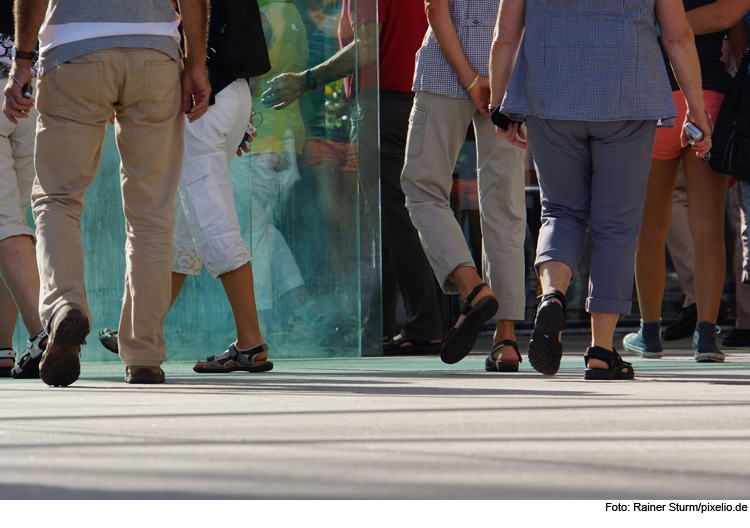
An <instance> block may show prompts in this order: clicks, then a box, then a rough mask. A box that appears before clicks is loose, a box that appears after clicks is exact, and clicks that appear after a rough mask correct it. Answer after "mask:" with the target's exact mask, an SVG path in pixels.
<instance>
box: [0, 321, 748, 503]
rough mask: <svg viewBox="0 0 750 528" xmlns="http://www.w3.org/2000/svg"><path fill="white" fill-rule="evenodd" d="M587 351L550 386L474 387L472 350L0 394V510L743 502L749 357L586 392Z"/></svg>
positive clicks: (678, 349) (179, 371) (104, 373)
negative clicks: (224, 503)
mask: <svg viewBox="0 0 750 528" xmlns="http://www.w3.org/2000/svg"><path fill="white" fill-rule="evenodd" d="M586 340H587V337H586V336H585V335H584V334H579V335H572V336H567V335H566V336H565V338H564V345H565V356H564V357H563V361H562V366H561V368H560V371H559V372H558V374H557V375H555V376H550V377H546V376H542V375H541V374H538V373H537V372H535V371H534V370H533V369H532V368H531V366H530V365H529V364H528V361H524V362H523V363H522V365H521V371H520V372H519V373H514V374H499V373H494V374H493V373H486V372H485V371H484V368H483V366H484V359H485V356H486V353H487V352H486V351H487V350H489V346H490V338H489V337H487V336H483V337H481V338H480V340H479V342H478V343H477V346H476V348H475V353H472V354H471V355H469V356H468V357H467V358H466V359H464V360H463V361H462V362H460V363H458V364H456V365H445V364H443V363H441V362H440V360H439V359H438V358H435V357H408V358H365V359H346V360H344V359H328V360H316V361H313V360H284V361H276V362H275V368H274V370H273V371H272V372H269V373H263V374H245V373H236V374H230V375H205V374H204V375H199V374H195V373H193V372H192V369H191V365H190V364H187V363H167V364H165V369H164V370H165V371H166V374H167V383H166V384H164V385H157V386H130V385H126V384H125V383H124V382H123V376H124V367H123V366H121V365H113V364H101V363H100V364H84V365H83V368H82V374H81V377H80V379H79V380H78V381H77V382H76V383H74V384H73V385H71V386H70V387H67V388H52V387H48V386H46V385H44V384H43V383H42V382H41V381H39V380H31V381H20V380H19V381H16V380H12V379H0V405H2V412H1V413H0V416H1V417H0V460H1V462H0V464H1V466H0V499H26V498H37V499H225V498H228V499H232V498H241V499H277V498H283V499H596V500H601V499H624V500H627V499H631V500H633V499H663V500H668V499H744V500H747V499H750V449H748V445H750V444H749V442H750V353H748V349H746V348H745V349H725V352H727V354H728V357H727V361H726V362H725V363H723V364H698V363H695V362H694V361H693V359H692V352H691V350H690V346H691V343H690V340H688V339H685V340H681V341H676V342H668V343H665V345H666V346H667V347H668V348H667V350H666V356H665V358H664V359H661V360H644V359H640V358H634V357H625V359H626V360H628V361H632V362H633V364H634V367H635V372H636V379H635V380H634V381H620V382H591V381H584V380H583V360H582V356H583V353H584V350H585V348H586ZM519 341H520V342H521V343H522V346H523V347H524V348H525V343H527V342H528V335H526V336H523V337H520V338H519ZM524 356H525V353H524Z"/></svg>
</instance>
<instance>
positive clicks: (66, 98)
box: [49, 62, 104, 121]
mask: <svg viewBox="0 0 750 528" xmlns="http://www.w3.org/2000/svg"><path fill="white" fill-rule="evenodd" d="M49 75H50V76H51V77H52V87H53V100H54V110H53V112H54V115H57V116H60V117H65V118H68V119H72V120H74V121H86V120H87V119H89V118H91V117H94V116H96V115H98V114H99V113H101V112H102V97H103V95H102V90H103V85H104V63H102V62H91V63H88V64H70V63H67V62H66V63H63V64H60V65H58V66H56V67H55V68H53V69H52V71H51V72H50V73H49Z"/></svg>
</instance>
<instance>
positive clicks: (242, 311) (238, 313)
mask: <svg viewBox="0 0 750 528" xmlns="http://www.w3.org/2000/svg"><path fill="white" fill-rule="evenodd" d="M185 279H187V275H185V274H183V273H175V272H172V304H174V301H175V300H176V299H177V296H178V295H179V294H180V290H182V287H183V285H184V284H185ZM219 279H220V280H221V285H222V286H223V287H224V293H226V295H227V299H228V300H229V305H230V306H231V307H232V315H234V324H235V326H236V327H237V348H239V349H240V350H247V349H249V348H253V347H254V346H257V345H259V344H261V343H262V342H263V336H262V335H261V333H260V326H259V324H258V311H257V309H256V308H255V290H254V289H253V268H252V266H251V265H250V263H249V262H248V263H246V264H243V265H242V266H240V267H239V268H237V269H236V270H232V271H229V272H227V273H225V274H224V275H221V276H220V277H219ZM263 355H264V356H265V353H264V354H263ZM258 359H266V358H265V357H261V356H259V357H258Z"/></svg>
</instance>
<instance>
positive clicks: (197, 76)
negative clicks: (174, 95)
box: [182, 62, 211, 123]
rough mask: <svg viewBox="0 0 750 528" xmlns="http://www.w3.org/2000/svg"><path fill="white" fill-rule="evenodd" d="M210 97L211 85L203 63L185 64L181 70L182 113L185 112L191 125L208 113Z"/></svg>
mask: <svg viewBox="0 0 750 528" xmlns="http://www.w3.org/2000/svg"><path fill="white" fill-rule="evenodd" d="M210 95H211V85H210V84H209V82H208V72H206V65H205V63H202V64H199V63H195V64H190V63H187V62H186V64H185V68H184V69H183V70H182V112H183V113H185V112H187V118H188V121H190V122H191V123H192V122H193V121H195V120H196V119H198V118H200V117H201V116H202V115H203V114H205V113H206V112H207V111H208V99H209V97H210ZM191 103H192V108H191V106H190V105H191ZM188 110H190V111H189V112H188Z"/></svg>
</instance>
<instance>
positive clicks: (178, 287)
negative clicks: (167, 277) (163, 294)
mask: <svg viewBox="0 0 750 528" xmlns="http://www.w3.org/2000/svg"><path fill="white" fill-rule="evenodd" d="M185 280H187V275H186V274H184V273H177V272H176V271H173V272H172V301H171V302H170V303H169V308H170V309H171V308H172V306H173V305H174V302H175V301H176V300H177V297H178V296H179V295H180V292H181V291H182V287H183V286H184V285H185Z"/></svg>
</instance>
